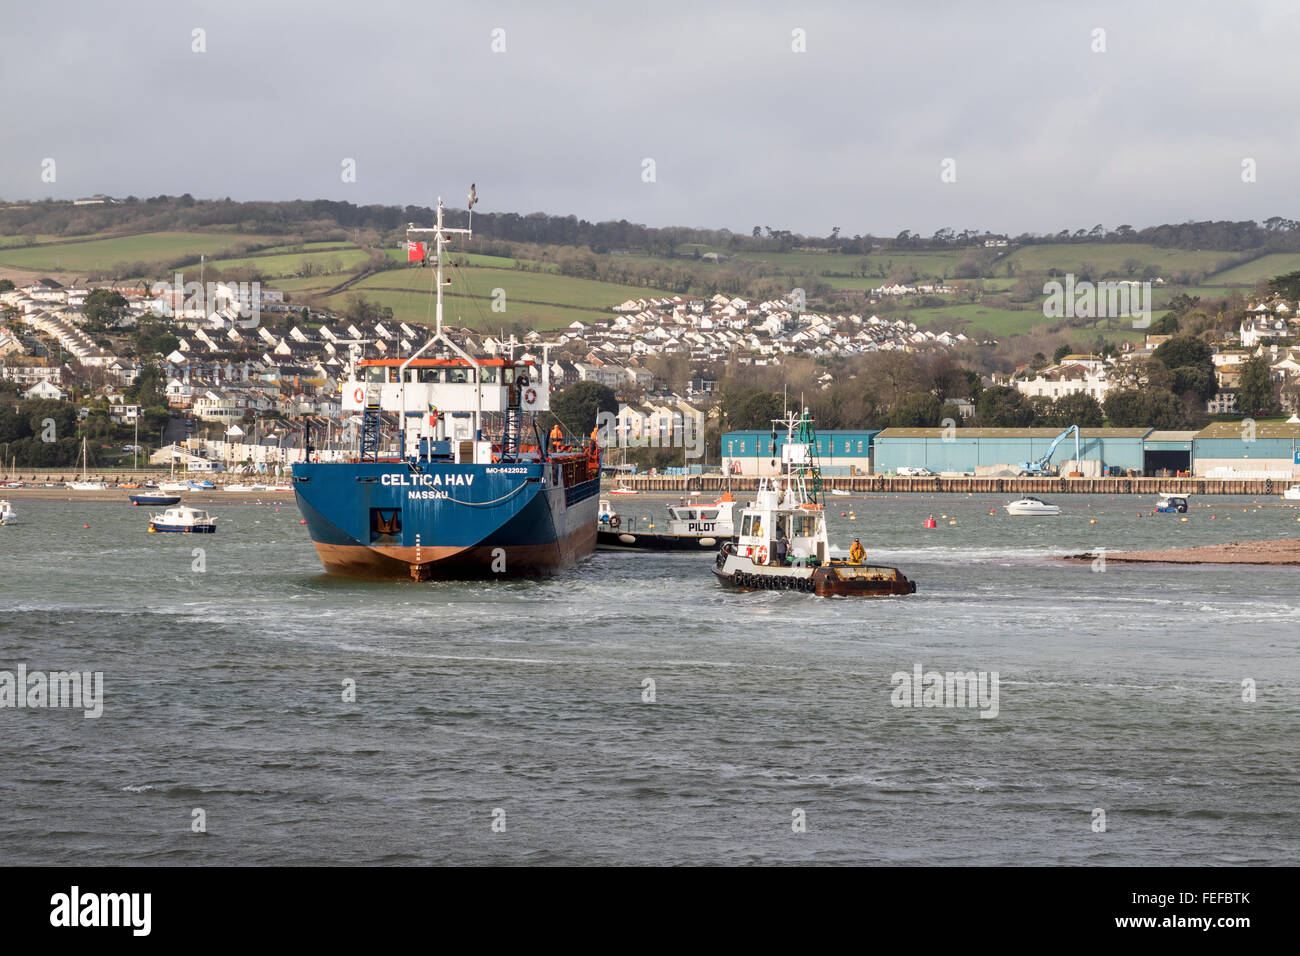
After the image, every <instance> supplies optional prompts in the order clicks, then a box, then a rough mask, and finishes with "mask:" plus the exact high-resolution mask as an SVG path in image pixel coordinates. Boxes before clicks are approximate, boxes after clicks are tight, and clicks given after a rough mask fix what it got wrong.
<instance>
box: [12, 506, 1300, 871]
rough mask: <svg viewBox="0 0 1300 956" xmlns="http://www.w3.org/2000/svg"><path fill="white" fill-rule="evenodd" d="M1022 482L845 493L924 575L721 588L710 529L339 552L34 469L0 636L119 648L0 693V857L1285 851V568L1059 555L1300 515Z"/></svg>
mask: <svg viewBox="0 0 1300 956" xmlns="http://www.w3.org/2000/svg"><path fill="white" fill-rule="evenodd" d="M1047 497H1049V498H1050V496H1047ZM1005 500H1006V499H1005V498H999V497H993V496H958V495H946V496H933V497H929V496H920V495H900V496H883V497H881V496H873V497H864V496H856V497H853V498H833V499H831V501H830V505H831V508H832V509H833V513H832V540H833V541H835V542H836V543H837V544H839V545H841V546H842V547H844V548H847V546H848V544H849V542H850V541H851V539H852V536H853V535H855V534H856V535H859V536H861V537H862V539H863V541H864V543H865V544H866V546H867V549H868V556H869V559H870V560H872V561H880V562H888V563H890V564H894V565H897V566H898V567H900V568H901V569H902V570H903V571H904V572H905V573H906V574H907V575H908V576H909V577H911V578H913V579H914V580H916V581H917V582H918V585H919V591H918V593H917V594H916V595H913V596H911V597H907V598H891V599H883V600H852V599H832V600H828V599H824V598H817V597H814V596H809V595H802V594H790V593H759V594H753V595H738V594H731V593H728V592H725V591H722V590H720V589H719V588H717V587H716V586H715V584H714V583H713V578H712V575H711V574H710V560H709V558H708V557H706V556H696V555H680V556H662V555H647V556H638V555H629V554H597V555H595V556H593V557H592V558H591V559H589V560H587V561H585V562H584V563H583V564H582V565H581V566H580V567H579V568H578V569H576V570H574V571H572V572H570V573H568V574H565V575H562V576H559V577H556V578H553V579H550V580H545V581H523V582H489V583H476V584H439V583H433V584H430V583H425V584H413V583H405V582H402V583H368V582H355V581H348V580H342V579H335V578H328V577H326V576H325V575H323V574H322V573H321V571H320V566H319V563H318V562H317V559H316V557H315V552H314V551H313V549H312V547H311V545H310V543H309V541H308V540H307V536H306V532H305V529H304V528H303V527H302V526H301V525H300V524H299V520H298V514H297V511H296V509H295V508H294V507H293V505H292V504H286V503H278V504H268V505H262V506H234V505H231V506H216V505H214V506H212V507H211V510H212V511H213V512H214V513H215V514H218V515H220V517H221V521H220V522H219V530H218V532H217V534H216V535H213V536H201V537H189V536H180V535H150V534H147V533H145V526H146V523H147V515H146V514H145V513H144V512H145V510H146V509H139V508H136V509H133V508H131V507H130V506H128V505H125V504H124V505H122V506H117V505H111V504H92V503H75V502H65V501H16V502H15V506H16V507H17V508H18V510H19V512H20V515H21V520H22V523H21V524H19V525H16V526H11V527H4V528H0V670H9V671H13V670H14V669H15V668H16V666H17V665H18V664H20V663H21V664H25V665H26V666H27V667H28V669H29V670H45V671H53V670H73V669H75V670H81V671H102V672H103V673H104V682H105V697H104V709H103V715H102V716H101V717H100V718H98V719H86V718H85V717H83V716H82V713H81V711H79V710H76V711H73V710H49V709H46V710H31V709H23V710H15V709H4V710H0V759H2V760H3V762H4V768H5V770H4V773H3V774H0V861H3V862H5V863H10V864H16V863H37V864H41V863H48V864H71V863H77V864H114V863H142V864H163V863H166V864H209V863H221V864H269V863H274V864H308V863H333V862H337V863H404V864H418V863H507V864H508V863H541V864H548V863H556V864H558V863H578V864H583V863H613V864H621V863H649V864H674V863H741V864H753V863H790V862H825V863H831V862H840V863H869V864H878V863H918V864H938V863H944V864H1037V863H1046V864H1056V863H1059V864H1067V863H1069V864H1078V863H1088V864H1100V865H1107V864H1219V865H1231V864H1239V863H1263V864H1294V863H1296V862H1297V860H1300V821H1298V820H1297V814H1296V802H1297V800H1296V798H1297V793H1298V790H1297V783H1300V654H1297V650H1300V590H1298V589H1297V586H1296V585H1297V576H1300V568H1233V567H1176V566H1125V565H1120V564H1110V565H1108V566H1107V567H1106V568H1105V570H1104V571H1098V570H1094V568H1093V566H1092V565H1090V564H1088V563H1086V562H1085V563H1079V564H1069V563H1063V562H1059V561H1055V560H1053V559H1052V558H1053V556H1054V555H1060V554H1068V553H1078V552H1081V551H1085V550H1090V549H1094V548H1097V547H1104V548H1108V549H1110V550H1123V549H1136V548H1151V547H1167V546H1177V545H1191V544H1208V543H1216V542H1222V541H1228V540H1237V539H1254V538H1269V537H1295V536H1300V522H1297V520H1296V518H1297V514H1300V512H1297V510H1296V509H1294V508H1289V507H1284V506H1283V504H1282V502H1281V501H1280V500H1279V499H1276V498H1274V499H1260V501H1259V502H1258V504H1257V503H1256V502H1255V500H1254V499H1248V498H1238V499H1227V498H1213V499H1210V498H1206V499H1201V500H1199V501H1195V500H1194V504H1195V507H1194V508H1193V509H1192V512H1191V514H1190V515H1189V519H1190V520H1188V521H1187V522H1182V521H1180V520H1179V516H1177V515H1160V516H1154V517H1152V516H1149V515H1148V516H1143V517H1139V516H1138V513H1139V510H1142V511H1144V512H1145V511H1149V510H1150V506H1151V503H1152V501H1153V499H1152V498H1149V497H1148V498H1134V497H1123V498H1119V499H1111V498H1109V497H1102V496H1092V497H1083V496H1062V497H1061V498H1059V499H1054V500H1056V501H1058V502H1059V503H1060V504H1062V505H1063V506H1064V508H1065V510H1066V514H1064V515H1062V516H1061V517H1059V518H1012V517H1009V516H1007V515H1005V514H1003V513H1002V511H1001V505H1002V504H1003V503H1004V501H1005ZM663 504H664V499H663V498H648V497H641V498H638V499H632V500H630V501H629V500H624V501H620V502H619V507H620V510H621V511H623V513H624V514H627V515H637V516H641V515H650V514H662V509H663ZM277 507H278V508H279V510H278V511H277V510H276V508H277ZM990 508H996V509H997V513H996V514H993V515H990V514H989V513H988V512H989V509H990ZM841 510H843V511H849V510H852V512H853V513H854V514H855V515H856V520H850V519H849V518H848V517H843V518H842V517H840V516H839V512H840V511H841ZM932 512H933V513H934V515H935V517H936V519H937V520H938V524H939V526H938V528H936V529H934V530H930V531H927V530H924V529H923V527H922V524H923V521H924V519H925V518H926V516H927V515H929V514H930V513H932ZM1210 515H1214V518H1213V519H1211V518H1210ZM1094 519H1095V521H1096V523H1095V524H1094V523H1091V522H1092V521H1093V520H1094ZM951 521H956V524H950V523H949V522H951ZM83 525H89V526H90V527H89V528H85V527H83ZM195 548H202V549H204V553H203V555H202V560H201V561H199V559H198V557H196V555H195V554H194V552H193V549H195ZM199 567H202V570H198V568H199ZM918 664H919V665H921V666H922V668H923V669H924V670H926V671H931V670H933V671H939V672H947V671H982V672H994V671H996V672H997V673H998V674H999V679H1000V695H999V706H998V714H997V716H996V717H995V718H992V719H984V718H981V717H979V711H978V709H971V708H966V709H956V708H953V709H941V708H921V709H916V708H901V707H895V706H893V704H892V703H891V694H892V692H893V690H894V685H893V684H892V683H891V676H892V675H893V674H895V673H896V672H907V673H911V672H912V670H913V668H914V667H915V666H916V665H918ZM647 679H650V680H653V682H654V698H655V699H654V701H653V702H646V701H645V700H644V699H643V697H644V696H646V695H647V688H646V685H645V683H644V682H645V681H646V680H647ZM1247 679H1249V680H1253V681H1254V682H1255V687H1256V699H1255V700H1254V701H1243V686H1242V682H1243V681H1245V680H1247ZM345 681H355V688H356V700H355V702H346V701H344V700H343V696H344V682H345ZM196 809H201V810H202V811H203V814H204V822H205V824H206V832H202V833H196V832H194V831H193V821H194V819H195V813H194V811H195V810H196ZM1097 810H1103V811H1104V813H1105V830H1104V832H1098V831H1097V829H1096V827H1097V821H1098V819H1099V818H1098V817H1097V815H1096V813H1095V811H1097ZM796 811H802V814H801V815H800V814H799V813H797V812H796ZM801 819H802V821H803V823H804V830H803V832H795V831H796V828H795V827H794V826H792V824H795V823H798V822H799V821H800V820H801ZM494 822H495V823H496V829H495V830H494V826H493V824H494ZM503 824H504V831H503V832H499V831H501V829H502V825H503Z"/></svg>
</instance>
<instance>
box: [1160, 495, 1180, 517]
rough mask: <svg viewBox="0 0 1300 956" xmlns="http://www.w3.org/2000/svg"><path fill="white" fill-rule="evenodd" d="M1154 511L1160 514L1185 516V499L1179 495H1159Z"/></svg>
mask: <svg viewBox="0 0 1300 956" xmlns="http://www.w3.org/2000/svg"><path fill="white" fill-rule="evenodd" d="M1156 511H1158V512H1160V513H1161V514H1186V513H1187V499H1186V498H1184V497H1182V496H1181V495H1161V496H1160V500H1159V501H1157V502H1156Z"/></svg>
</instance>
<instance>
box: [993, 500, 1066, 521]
mask: <svg viewBox="0 0 1300 956" xmlns="http://www.w3.org/2000/svg"><path fill="white" fill-rule="evenodd" d="M1002 507H1003V508H1005V509H1006V512H1007V514H1009V515H1016V516H1018V517H1024V518H1029V517H1037V516H1040V515H1043V516H1046V515H1059V514H1060V513H1061V506H1060V505H1053V504H1048V503H1047V502H1046V501H1043V500H1041V499H1039V498H1021V499H1020V500H1019V501H1013V502H1011V503H1010V504H1007V505H1003V506H1002Z"/></svg>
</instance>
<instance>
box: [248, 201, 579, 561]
mask: <svg viewBox="0 0 1300 956" xmlns="http://www.w3.org/2000/svg"><path fill="white" fill-rule="evenodd" d="M469 199H470V215H471V216H472V215H473V205H474V202H475V201H476V196H475V193H474V190H473V187H471V190H470V196H469ZM471 225H472V220H471ZM430 234H432V240H433V241H432V243H431V245H432V246H433V249H432V250H431V251H430V253H429V258H430V261H431V262H432V263H433V264H434V265H435V266H436V268H437V276H436V284H437V299H436V303H437V310H436V313H435V315H436V321H437V325H436V328H435V331H434V334H433V336H432V337H431V338H429V340H428V341H426V342H425V343H424V344H423V345H422V346H420V347H419V348H418V349H416V350H415V351H414V352H412V353H411V355H410V356H409V357H407V358H405V359H402V358H380V359H357V358H356V355H357V354H358V353H357V352H355V351H354V352H353V361H352V362H351V363H350V364H351V366H352V375H351V378H350V380H348V381H345V382H344V383H343V389H342V392H343V410H344V413H345V414H358V415H359V416H360V418H361V435H360V445H359V448H358V450H357V453H356V457H354V458H352V459H350V460H347V461H331V462H322V461H312V460H311V454H310V450H309V452H308V455H307V460H306V461H303V462H299V463H296V464H294V466H293V491H294V494H295V497H296V499H297V503H298V509H299V511H301V512H302V516H303V520H304V521H305V523H306V526H307V532H308V533H309V534H310V535H311V540H312V544H313V545H315V547H316V553H317V555H318V556H319V557H320V560H321V564H322V565H324V568H325V570H326V571H327V572H328V573H330V574H340V575H348V576H352V577H373V578H390V579H391V578H405V579H415V580H417V581H427V580H434V579H437V580H453V579H463V578H489V579H494V578H501V577H509V578H514V577H525V576H534V575H539V574H549V573H552V572H554V571H557V570H559V569H562V568H565V567H568V566H571V565H573V564H575V563H576V562H577V561H578V560H579V559H581V558H583V557H585V556H587V555H589V554H590V553H591V552H592V551H593V550H595V547H596V504H597V499H598V495H599V493H600V450H599V448H598V446H597V444H596V442H595V440H594V439H593V440H591V441H586V440H585V439H574V438H569V437H565V436H564V435H563V434H562V433H561V434H560V435H559V436H552V437H549V438H547V437H544V436H543V435H542V434H541V433H540V432H539V431H538V426H537V420H536V416H537V414H538V413H541V412H545V411H547V410H549V408H550V369H549V363H548V362H546V361H545V360H543V362H542V365H541V368H540V370H539V369H538V368H537V367H536V366H535V365H534V363H533V362H532V361H531V360H519V361H516V360H515V359H514V357H513V355H511V356H510V357H502V356H496V357H490V358H489V357H479V356H473V355H470V354H469V353H468V352H466V351H465V350H464V349H462V348H461V347H460V346H459V345H458V344H457V343H456V342H455V341H454V340H453V339H452V338H451V337H449V336H448V335H447V334H446V333H445V332H444V331H443V321H442V293H443V276H442V272H443V262H444V260H445V259H446V255H445V250H446V246H447V244H448V242H450V238H451V236H452V235H453V234H459V235H465V236H468V235H471V230H470V229H452V228H448V227H446V226H444V225H443V205H442V200H441V199H439V200H438V206H437V224H436V226H435V227H434V228H433V229H417V228H416V227H415V226H414V225H408V227H407V249H408V259H410V260H411V261H420V260H422V259H424V258H425V243H424V242H423V241H415V239H416V238H423V237H427V236H429V235H430ZM539 371H540V374H539ZM272 490H273V489H272Z"/></svg>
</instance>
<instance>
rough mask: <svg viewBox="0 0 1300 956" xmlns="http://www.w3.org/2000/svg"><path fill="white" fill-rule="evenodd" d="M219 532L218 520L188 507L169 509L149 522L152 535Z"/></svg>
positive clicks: (204, 512)
mask: <svg viewBox="0 0 1300 956" xmlns="http://www.w3.org/2000/svg"><path fill="white" fill-rule="evenodd" d="M216 530H217V519H216V518H214V517H212V516H211V515H209V514H208V513H207V512H206V511H199V510H197V509H195V508H191V507H189V506H187V505H181V506H179V507H176V508H168V509H167V510H166V511H164V512H163V513H162V514H160V515H154V516H153V517H152V518H151V519H150V520H149V531H150V533H152V532H155V531H176V532H180V533H181V534H212V533H213V532H214V531H216Z"/></svg>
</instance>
